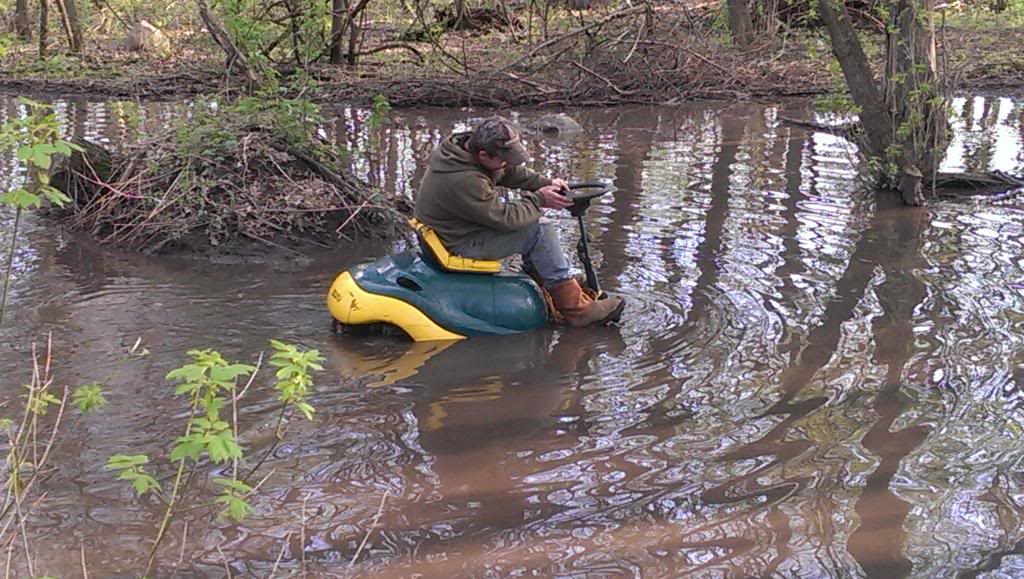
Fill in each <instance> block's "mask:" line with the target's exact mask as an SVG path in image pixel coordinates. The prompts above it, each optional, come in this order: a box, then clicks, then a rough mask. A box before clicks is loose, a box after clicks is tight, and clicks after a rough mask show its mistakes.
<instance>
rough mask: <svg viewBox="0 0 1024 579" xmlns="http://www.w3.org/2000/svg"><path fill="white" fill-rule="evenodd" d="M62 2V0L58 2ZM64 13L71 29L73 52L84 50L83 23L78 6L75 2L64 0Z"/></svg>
mask: <svg viewBox="0 0 1024 579" xmlns="http://www.w3.org/2000/svg"><path fill="white" fill-rule="evenodd" d="M58 1H60V0H58ZM63 2H64V13H65V15H66V16H67V19H68V26H69V27H70V28H71V52H79V51H81V50H82V21H81V20H80V19H79V18H78V6H77V5H76V4H75V0H63Z"/></svg>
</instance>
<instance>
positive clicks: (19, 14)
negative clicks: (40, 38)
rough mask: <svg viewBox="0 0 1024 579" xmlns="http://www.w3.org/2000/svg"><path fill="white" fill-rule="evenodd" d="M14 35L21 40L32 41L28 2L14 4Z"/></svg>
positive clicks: (21, 1)
mask: <svg viewBox="0 0 1024 579" xmlns="http://www.w3.org/2000/svg"><path fill="white" fill-rule="evenodd" d="M14 33H15V34H17V35H18V38H20V39H22V40H32V18H31V16H30V15H29V13H28V0H16V2H15V5H14Z"/></svg>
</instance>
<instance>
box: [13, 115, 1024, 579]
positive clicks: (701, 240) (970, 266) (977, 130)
mask: <svg viewBox="0 0 1024 579" xmlns="http://www.w3.org/2000/svg"><path fill="white" fill-rule="evenodd" d="M4 105H5V106H4V107H0V108H3V110H5V111H7V112H8V114H10V113H15V114H16V113H17V106H16V105H15V104H14V102H13V101H11V100H8V101H5V102H4ZM59 108H60V111H61V115H62V119H64V121H65V125H66V126H67V127H68V131H69V132H72V133H77V134H84V135H87V136H90V137H93V138H99V139H102V140H106V141H108V142H111V143H113V144H116V143H118V142H121V141H123V140H124V139H131V138H133V136H134V134H135V130H136V128H135V123H136V120H137V119H142V120H143V122H145V123H159V122H164V120H165V119H166V118H168V117H169V116H173V115H174V114H180V108H181V106H180V105H161V104H152V105H145V106H144V107H142V108H141V110H139V109H138V108H137V107H135V106H134V105H131V104H123V103H89V102H84V101H79V102H67V103H65V102H61V103H59ZM955 109H956V112H957V120H956V123H955V125H956V130H957V137H956V140H955V142H954V144H953V147H952V148H951V150H950V155H949V157H948V159H947V161H946V167H947V168H949V169H963V168H967V169H977V170H983V169H1000V170H1005V171H1009V172H1015V173H1018V174H1019V173H1024V146H1022V139H1024V101H1014V100H1011V99H1006V98H980V97H979V98H966V99H959V100H957V102H956V103H955ZM808 110H809V105H808V104H807V103H803V102H788V103H784V104H771V105H758V104H746V105H740V106H706V105H692V106H686V107H679V108H671V109H669V108H664V109H657V108H639V109H636V108H623V109H607V110H585V111H577V112H576V117H577V118H578V119H579V120H580V122H581V123H582V124H583V126H584V127H585V128H586V133H585V134H584V135H582V136H581V137H580V138H578V139H575V140H551V139H543V138H534V139H532V141H531V142H532V144H533V146H534V147H535V151H536V154H537V161H538V166H542V167H549V168H551V170H552V171H553V172H555V173H557V174H560V175H569V176H573V177H578V178H595V177H606V178H609V179H612V180H614V182H615V184H616V185H617V187H618V188H619V191H618V192H617V193H616V195H615V196H614V197H613V198H611V199H607V200H605V201H602V202H600V203H598V204H596V205H595V207H594V208H593V209H592V211H591V213H590V214H589V216H588V221H589V223H590V225H591V228H592V232H593V237H594V241H593V245H592V247H593V249H594V251H595V253H596V260H597V263H598V268H599V269H598V271H599V273H600V275H601V277H602V280H603V282H604V284H605V286H606V288H607V289H609V290H612V291H618V292H622V293H625V294H628V295H629V305H628V306H627V309H626V315H625V318H624V321H623V323H622V325H621V327H620V328H617V329H599V330H596V329H595V330H573V331H561V330H545V331H537V332H532V333H528V334H524V335H520V336H514V337H507V338H477V339H472V340H468V341H464V342H459V343H435V344H414V343H410V342H409V341H407V340H403V339H399V338H394V337H379V336H376V337H358V338H356V337H336V336H333V335H331V333H330V332H329V328H328V318H327V313H326V311H325V308H324V303H323V302H324V293H325V289H326V287H327V284H328V283H329V282H330V281H331V279H332V278H333V276H334V275H335V274H336V273H337V272H338V271H339V270H341V269H343V268H345V267H348V266H351V265H353V264H356V263H359V262H362V261H366V260H369V259H372V258H373V257H375V256H378V255H380V254H383V253H384V252H386V251H389V250H390V249H392V246H391V245H388V244H356V245H352V244H347V243H343V242H339V243H338V245H337V248H336V249H333V250H330V251H310V252H307V254H306V256H305V257H303V258H302V259H299V258H294V257H287V258H279V259H273V260H270V261H269V262H265V263H264V262H261V263H246V262H245V261H242V262H238V263H233V262H224V263H210V262H205V261H197V260H193V259H188V258H180V257H145V256H140V255H132V254H126V253H122V252H118V251H114V250H110V249H107V248H103V247H98V246H97V245H96V244H95V243H93V242H91V241H89V240H87V239H83V238H82V237H80V236H77V235H70V234H67V233H65V232H62V231H61V229H60V228H59V227H56V226H54V225H52V224H48V223H46V222H44V221H40V220H39V219H37V218H34V217H33V218H29V219H28V221H27V223H26V227H25V230H24V232H23V234H22V236H21V237H20V238H19V243H18V250H17V252H16V254H15V256H16V259H15V269H14V278H15V281H14V287H13V294H12V297H11V301H10V304H9V306H8V312H9V313H8V317H7V319H5V320H4V322H3V327H2V328H0V367H2V369H3V371H2V373H0V374H2V376H3V382H2V395H3V398H4V399H5V400H6V401H7V406H6V407H5V409H4V410H5V412H7V413H10V412H12V410H11V408H12V406H13V405H14V401H15V399H16V396H17V395H18V392H19V388H20V384H22V383H24V382H26V381H27V380H28V376H29V361H30V360H29V349H30V344H31V342H33V341H36V342H40V341H43V340H45V337H46V334H47V333H48V332H52V333H53V341H54V346H55V361H54V368H55V373H56V376H57V378H58V383H65V382H66V383H69V384H72V385H77V384H82V383H86V382H93V381H101V382H104V383H105V384H107V397H108V399H109V405H108V406H107V407H106V408H104V409H103V410H102V411H101V412H99V413H97V414H95V415H91V416H88V417H86V418H84V419H83V420H82V421H81V422H80V423H79V424H78V426H77V428H76V430H75V431H74V432H73V434H72V436H71V437H70V438H69V439H68V440H67V442H66V443H65V444H64V445H63V446H61V447H60V448H59V449H58V450H57V452H56V453H55V457H54V463H55V464H56V465H57V471H56V474H55V475H54V476H53V477H52V478H51V479H50V481H49V482H48V483H47V484H48V486H47V490H48V494H47V496H46V498H45V500H44V501H43V502H41V503H40V505H39V506H38V508H37V510H36V511H35V512H34V513H33V515H32V517H31V520H30V524H29V526H28V529H27V530H28V534H29V535H30V539H31V541H32V543H33V544H34V545H35V548H36V557H37V561H36V563H35V569H36V571H37V574H43V573H47V574H50V575H53V576H58V577H72V576H80V573H81V571H80V569H81V558H82V552H83V551H84V556H85V560H86V562H87V564H88V567H89V569H90V576H96V577H106V576H131V575H132V573H133V572H134V573H138V572H140V571H141V567H142V565H143V562H144V560H145V557H146V555H147V553H148V549H149V545H150V543H151V541H152V539H153V537H154V535H155V528H156V526H157V524H158V521H159V516H160V513H161V512H162V511H161V506H160V504H159V503H157V502H155V501H153V500H151V499H145V500H138V499H136V498H134V497H133V496H132V494H131V492H130V490H129V489H128V488H127V486H126V485H124V484H122V483H121V482H118V481H115V480H113V477H112V476H111V474H110V473H109V472H105V471H104V470H103V468H102V467H103V465H104V464H105V461H106V459H107V457H108V456H110V455H111V454H115V453H149V454H150V455H151V456H154V457H159V456H166V455H165V454H164V453H165V452H166V448H167V446H168V445H169V444H170V443H171V441H173V438H174V437H175V436H177V435H178V434H179V432H180V430H181V424H182V421H183V419H184V418H185V410H184V406H183V403H182V401H180V400H179V399H177V398H175V397H174V396H173V395H172V390H173V389H172V387H171V386H169V385H168V384H167V383H166V382H165V381H164V379H163V376H164V375H165V374H166V373H167V372H168V371H169V370H170V369H172V368H174V367H176V366H178V365H180V364H181V363H183V362H184V360H185V357H184V352H185V351H186V350H187V349H189V348H197V347H198V348H203V347H210V348H215V349H218V350H219V351H221V352H222V353H224V354H225V355H226V356H228V357H229V358H231V359H238V360H242V361H248V362H251V361H253V360H255V357H256V355H257V354H258V352H260V351H265V350H266V349H267V348H268V346H267V341H268V340H269V339H271V338H277V339H282V340H286V341H291V342H294V343H298V344H301V345H303V346H306V347H313V348H317V349H319V350H320V351H321V352H322V353H323V354H324V355H325V356H326V358H327V364H326V371H325V372H323V373H322V374H321V375H320V376H319V380H318V384H317V389H316V394H315V396H314V397H313V400H312V402H313V404H314V405H315V406H316V409H317V411H316V418H315V420H314V421H313V422H311V423H306V422H303V421H298V420H296V421H294V422H292V423H291V426H290V428H289V431H288V433H287V437H286V442H285V443H283V444H281V445H279V446H277V447H276V448H274V449H273V450H272V452H271V454H270V457H269V458H268V459H267V461H266V463H265V465H264V466H263V468H262V470H261V473H262V474H266V473H270V475H269V477H268V478H267V480H266V481H265V482H264V483H263V485H262V487H261V488H260V491H259V492H258V494H257V495H256V496H255V497H254V499H253V503H254V507H255V510H254V512H253V513H252V515H251V516H250V517H249V518H248V519H247V520H246V521H245V522H244V523H243V524H240V525H236V524H233V523H227V522H224V521H220V520H216V519H214V518H212V517H211V516H210V511H209V510H203V509H197V510H195V511H191V512H190V513H188V514H186V515H185V516H183V517H182V518H181V519H179V520H178V521H177V522H176V523H175V524H174V525H172V529H171V532H170V536H169V539H168V540H167V541H166V543H165V544H164V546H163V548H162V550H161V556H160V561H161V563H160V566H159V568H158V569H157V572H156V573H155V576H170V575H171V574H172V573H174V571H173V568H174V564H175V562H176V561H177V560H178V559H179V557H181V558H182V559H183V562H182V564H181V565H180V567H179V569H178V571H177V574H178V576H182V577H190V576H223V575H225V574H226V571H225V570H224V563H223V558H222V556H221V554H220V552H223V553H224V557H225V558H226V559H227V561H228V563H229V565H230V567H231V569H232V574H235V575H238V576H256V577H262V576H267V575H268V573H269V572H270V571H271V569H272V568H273V567H274V565H275V561H276V560H277V558H278V557H279V555H280V556H281V563H280V566H279V567H278V570H277V571H278V574H279V575H280V574H287V573H295V574H301V573H302V572H303V570H305V572H307V573H308V575H309V576H356V575H358V576H375V577H377V576H380V577H416V576H418V577H463V576H467V577H506V576H523V575H540V576H563V577H606V576H607V577H619V576H634V577H678V576H693V577H815V578H816V577H901V576H913V577H952V576H968V577H975V576H977V577H1019V576H1022V575H1024V527H1022V525H1021V522H1022V518H1024V473H1022V460H1024V443H1022V433H1024V405H1022V402H1024V396H1022V390H1021V389H1022V387H1024V210H1022V207H1021V197H1016V196H1010V197H1007V198H1003V199H995V200H994V199H980V200H971V201H938V202H933V203H930V204H929V205H928V206H927V207H924V208H918V209H910V208H903V207H899V206H898V205H897V204H896V203H895V202H894V200H892V199H890V198H888V197H881V198H879V199H878V200H877V201H876V200H875V198H874V197H873V196H870V195H864V194H862V193H859V192H858V190H857V187H856V186H855V183H854V176H855V174H854V170H853V167H852V164H851V160H850V151H849V150H848V148H847V147H845V146H844V144H843V143H842V141H839V140H837V139H834V138H832V137H829V136H828V135H824V134H820V133H818V134H815V133H810V132H808V131H805V130H801V129H791V128H787V127H785V126H783V125H781V124H780V122H779V119H780V117H783V116H794V117H801V116H806V115H808V114H809V113H808ZM484 113H485V112H484V111H441V110H424V111H401V112H399V113H396V114H395V115H394V118H395V122H394V124H393V125H391V126H390V127H388V128H386V129H384V130H383V133H382V134H381V135H380V136H379V137H378V138H373V139H371V138H369V137H368V133H367V130H366V128H365V120H366V113H365V111H351V110H339V111H337V116H336V119H337V120H332V121H331V123H329V124H328V126H326V127H325V128H324V130H325V132H326V133H328V134H329V135H332V136H334V137H336V138H338V139H339V140H341V141H342V142H345V143H347V144H348V146H350V147H353V148H357V149H360V150H365V149H366V148H367V147H370V146H374V145H376V149H375V151H376V153H375V154H374V155H372V158H373V161H372V162H366V161H361V162H359V163H357V166H356V169H357V170H358V171H359V172H360V173H361V174H362V175H364V176H366V177H367V178H369V179H371V180H373V181H375V182H377V183H379V184H381V186H383V187H385V188H386V189H387V190H389V191H395V192H396V194H400V195H411V194H412V191H414V190H415V184H416V183H417V180H418V177H419V175H420V174H421V172H422V169H423V162H424V159H425V158H426V156H427V155H428V154H429V152H430V148H431V147H432V145H433V143H435V142H436V141H437V140H438V139H439V138H440V136H441V135H442V134H444V133H446V132H448V131H449V130H451V128H452V127H455V126H462V125H464V124H465V123H466V122H467V121H469V120H471V119H473V118H477V117H479V116H481V115H483V114H484ZM538 114H539V113H538V112H536V111H527V112H524V113H523V114H522V115H521V118H522V119H523V120H524V121H529V120H531V119H533V118H535V117H536V116H537V115H538ZM0 163H2V168H3V174H4V177H5V180H8V181H9V180H10V179H12V178H13V176H14V175H16V173H17V167H16V165H15V163H14V161H13V159H11V158H10V157H3V158H0ZM0 224H2V229H3V231H4V233H5V235H4V236H3V237H4V238H5V241H4V242H3V244H4V246H5V247H6V244H7V241H6V238H7V237H8V235H6V234H8V233H9V231H10V225H11V220H10V215H9V214H3V216H2V217H0ZM560 224H561V227H562V233H563V237H564V239H565V241H566V242H567V244H568V243H571V242H573V241H574V240H575V235H576V234H575V230H574V224H573V222H572V221H571V220H570V219H568V218H563V219H562V220H561V221H560ZM4 254H5V255H6V250H5V251H4ZM137 338H141V340H142V344H143V345H144V346H145V347H147V348H148V349H149V352H150V355H149V356H148V357H145V358H138V359H133V360H131V361H130V362H128V363H127V364H125V365H124V366H123V367H120V368H118V362H117V360H118V359H119V357H120V356H121V353H122V352H123V351H125V350H126V349H127V348H128V347H129V346H131V344H132V343H134V342H135V340H136V339H137ZM248 398H249V400H248V402H247V403H246V404H245V405H244V406H243V408H242V410H241V422H242V430H243V435H242V439H243V441H244V443H245V445H246V450H247V452H248V453H249V454H250V455H251V456H260V455H261V454H263V452H265V451H267V450H268V449H270V448H271V443H270V436H269V435H268V431H269V430H270V425H272V424H273V423H274V421H275V419H276V417H277V414H278V411H279V406H278V405H277V404H276V403H275V401H274V398H273V396H272V395H271V393H270V391H269V380H268V378H267V377H266V376H264V377H263V378H262V379H260V380H258V381H257V385H256V386H254V388H253V389H252V390H251V391H250V394H249V395H248ZM155 462H156V464H157V465H158V471H159V474H160V477H161V478H166V477H167V476H168V474H169V473H170V472H171V468H170V466H168V464H167V462H166V459H155ZM385 493H387V498H386V500H385V501H384V503H383V505H384V506H383V508H382V509H381V511H380V516H379V520H378V522H377V526H376V528H374V529H373V530H372V532H371V533H370V535H369V539H368V540H367V542H366V546H365V548H364V549H363V551H362V552H361V553H360V556H359V559H358V561H357V562H356V563H355V564H354V565H351V566H350V565H349V561H350V559H352V557H353V555H354V554H355V553H356V551H357V549H358V547H359V545H360V543H361V542H362V540H363V538H364V536H365V535H366V534H367V531H368V529H370V527H371V524H372V522H373V520H374V516H375V514H376V513H377V512H378V508H379V506H380V505H381V499H382V496H383V495H384V494H385ZM186 520H187V521H188V523H189V524H188V533H187V541H186V542H185V545H184V549H183V548H182V535H183V531H184V526H183V523H184V522H185V521H186ZM303 528H304V530H302V529H303ZM303 540H304V542H303ZM218 548H219V549H220V551H218ZM5 552H6V551H5ZM282 553H283V555H282ZM19 565H23V562H18V561H16V563H15V568H16V569H19V568H20V569H24V568H23V567H19Z"/></svg>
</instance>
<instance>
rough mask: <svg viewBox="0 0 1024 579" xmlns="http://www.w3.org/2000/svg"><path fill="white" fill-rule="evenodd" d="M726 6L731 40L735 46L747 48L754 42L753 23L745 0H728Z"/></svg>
mask: <svg viewBox="0 0 1024 579" xmlns="http://www.w3.org/2000/svg"><path fill="white" fill-rule="evenodd" d="M728 7H729V27H730V28H731V29H732V40H733V42H734V43H736V45H737V46H740V47H742V48H747V47H749V46H750V45H751V43H753V42H754V24H753V21H751V19H750V7H749V6H748V5H747V0H728Z"/></svg>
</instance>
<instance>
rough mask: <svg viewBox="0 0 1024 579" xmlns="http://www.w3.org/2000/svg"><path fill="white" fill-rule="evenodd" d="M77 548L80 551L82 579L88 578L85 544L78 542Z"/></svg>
mask: <svg viewBox="0 0 1024 579" xmlns="http://www.w3.org/2000/svg"><path fill="white" fill-rule="evenodd" d="M78 548H79V549H80V551H81V553H82V579H89V570H88V568H87V567H86V565H85V545H84V544H79V545H78Z"/></svg>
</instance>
